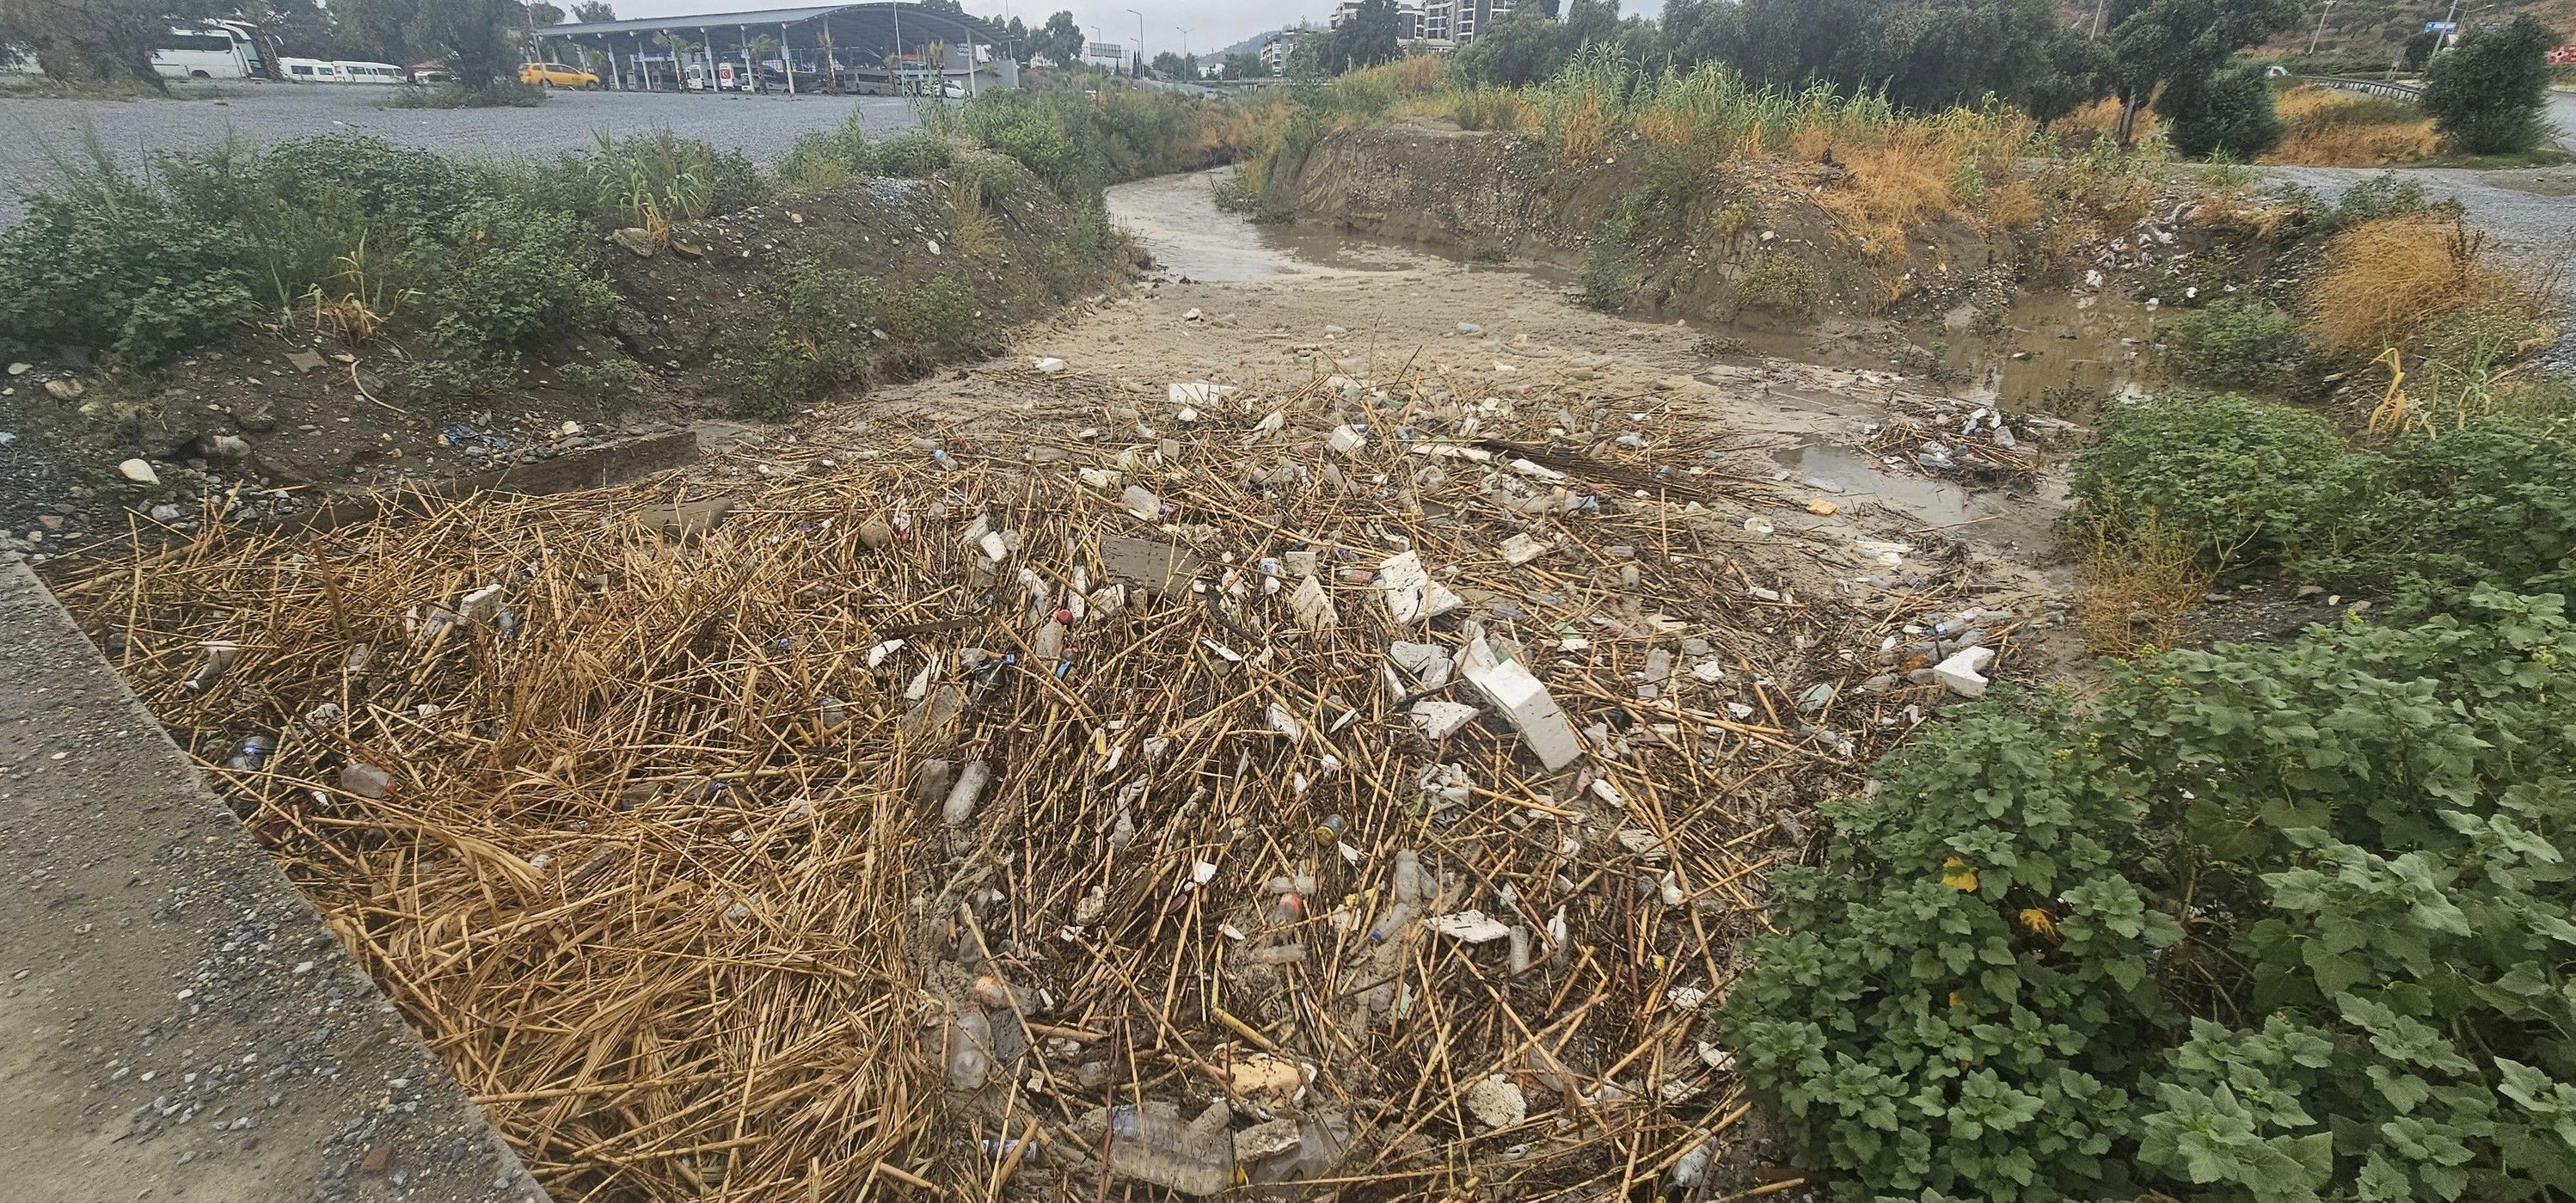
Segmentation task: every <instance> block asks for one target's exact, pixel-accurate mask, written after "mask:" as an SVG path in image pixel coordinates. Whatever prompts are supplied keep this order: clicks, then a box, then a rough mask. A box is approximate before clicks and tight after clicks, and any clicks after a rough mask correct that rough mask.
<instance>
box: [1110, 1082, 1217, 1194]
mask: <svg viewBox="0 0 2576 1203" xmlns="http://www.w3.org/2000/svg"><path fill="white" fill-rule="evenodd" d="M1109 1169H1110V1171H1111V1172H1112V1173H1115V1174H1119V1175H1121V1176H1124V1177H1128V1178H1134V1179H1136V1180H1137V1181H1140V1182H1150V1183H1152V1184H1154V1185H1156V1186H1161V1187H1168V1188H1170V1189H1172V1190H1176V1191H1179V1192H1181V1193H1182V1194H1185V1195H1199V1196H1207V1195H1214V1194H1222V1193H1224V1191H1225V1190H1226V1188H1227V1187H1230V1186H1233V1185H1234V1134H1233V1133H1232V1132H1229V1131H1226V1130H1225V1129H1224V1128H1223V1127H1221V1126H1220V1127H1216V1128H1215V1129H1214V1130H1213V1131H1202V1130H1199V1129H1198V1128H1197V1126H1195V1125H1192V1124H1185V1123H1182V1122H1181V1121H1180V1120H1177V1119H1173V1118H1171V1117H1169V1116H1163V1115H1154V1114H1151V1113H1149V1112H1145V1111H1140V1110H1138V1109H1137V1108H1135V1107H1133V1106H1126V1105H1122V1106H1117V1107H1112V1108H1110V1109H1109Z"/></svg>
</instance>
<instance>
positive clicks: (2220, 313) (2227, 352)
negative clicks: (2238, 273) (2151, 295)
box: [2174, 299, 2307, 390]
mask: <svg viewBox="0 0 2576 1203" xmlns="http://www.w3.org/2000/svg"><path fill="white" fill-rule="evenodd" d="M2174 334H2175V338H2176V342H2177V344H2178V346H2177V349H2176V351H2175V354H2174V366H2175V368H2176V369H2177V370H2178V372H2179V374H2180V375H2181V376H2182V378H2183V379H2185V380H2189V381H2191V382H2192V383H2194V384H2207V385H2214V386H2217V387H2220V388H2269V389H2274V390H2282V389H2286V388H2287V387H2288V386H2289V384H2290V383H2291V382H2292V380H2293V379H2294V378H2295V377H2296V376H2297V374H2298V372H2299V369H2300V368H2301V367H2302V366H2304V365H2305V363H2306V360H2307V344H2306V343H2304V342H2302V341H2300V338H2299V321H2298V319H2297V318H2295V317H2292V316H2291V315H2290V314H2288V313H2285V312H2283V311H2282V310H2281V309H2280V308H2279V307H2278V306H2275V305H2272V304H2269V303H2267V302H2263V301H2240V300H2234V299H2229V300H2223V301H2220V302H2218V303H2216V304H2213V305H2210V306H2208V307H2206V308H2202V309H2195V310H2190V311H2187V312H2185V313H2184V314H2183V315H2182V320H2181V321H2179V322H2177V323H2175V327H2174Z"/></svg>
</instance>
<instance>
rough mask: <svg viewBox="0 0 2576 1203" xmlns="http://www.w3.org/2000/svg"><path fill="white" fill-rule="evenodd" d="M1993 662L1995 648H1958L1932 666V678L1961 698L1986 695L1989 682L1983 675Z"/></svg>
mask: <svg viewBox="0 0 2576 1203" xmlns="http://www.w3.org/2000/svg"><path fill="white" fill-rule="evenodd" d="M1994 662H1995V649H1993V648H1990V647H1972V648H1964V649H1962V650H1960V651H1959V652H1958V653H1957V654H1956V655H1953V656H1951V657H1950V658H1949V659H1947V660H1944V661H1942V662H1940V663H1939V664H1935V665H1933V666H1932V679H1933V680H1935V681H1938V682H1940V683H1941V684H1942V685H1943V686H1945V687H1947V688H1948V689H1949V690H1950V692H1952V693H1955V694H1957V695H1959V696H1960V697H1963V698H1982V697H1984V696H1986V686H1987V685H1989V684H1991V683H1992V682H1989V681H1988V680H1987V679H1986V678H1985V676H1984V675H1983V674H1984V672H1985V668H1986V666H1987V665H1989V664H1992V663H1994Z"/></svg>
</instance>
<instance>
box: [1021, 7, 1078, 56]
mask: <svg viewBox="0 0 2576 1203" xmlns="http://www.w3.org/2000/svg"><path fill="white" fill-rule="evenodd" d="M1082 43H1083V36H1082V26H1081V25H1079V24H1076V23H1075V21H1074V19H1073V14H1072V13H1071V12H1069V11H1064V12H1058V13H1056V14H1055V15H1054V16H1051V17H1048V18H1047V19H1046V24H1044V25H1042V26H1039V27H1038V30H1037V32H1036V33H1033V34H1030V35H1029V49H1030V51H1031V52H1033V53H1036V54H1043V55H1045V56H1047V57H1048V58H1051V59H1054V60H1055V61H1056V65H1058V66H1062V67H1070V66H1073V65H1074V64H1076V63H1079V62H1081V61H1082Z"/></svg>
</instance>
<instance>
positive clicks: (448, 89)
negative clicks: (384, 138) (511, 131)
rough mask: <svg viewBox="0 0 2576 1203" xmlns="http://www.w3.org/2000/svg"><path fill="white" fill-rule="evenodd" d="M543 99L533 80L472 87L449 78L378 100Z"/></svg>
mask: <svg viewBox="0 0 2576 1203" xmlns="http://www.w3.org/2000/svg"><path fill="white" fill-rule="evenodd" d="M545 102H546V92H545V89H543V88H540V87H538V86H536V85H535V84H526V83H521V82H519V81H518V80H515V79H496V80H493V81H492V82H491V83H488V84H485V85H483V86H481V87H476V88H470V87H467V86H465V85H464V84H461V83H453V82H450V83H443V84H439V85H437V86H435V87H428V88H404V89H402V90H400V91H398V92H396V93H394V94H393V95H391V96H388V97H386V98H384V99H383V100H382V101H380V102H378V103H379V105H381V107H384V108H388V109H493V108H513V109H526V108H535V107H536V106H538V105H541V104H544V103H545Z"/></svg>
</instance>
